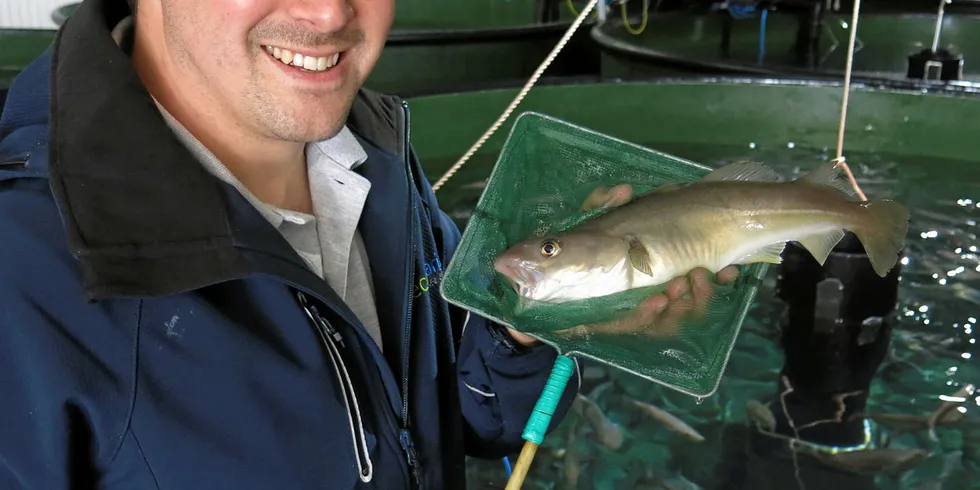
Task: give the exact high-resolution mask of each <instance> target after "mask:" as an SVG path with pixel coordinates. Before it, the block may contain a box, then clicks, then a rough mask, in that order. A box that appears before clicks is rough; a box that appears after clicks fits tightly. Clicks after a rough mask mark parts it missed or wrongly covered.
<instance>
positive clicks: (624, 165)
mask: <svg viewBox="0 0 980 490" xmlns="http://www.w3.org/2000/svg"><path fill="white" fill-rule="evenodd" d="M555 155H558V157H557V158H558V160H559V161H562V160H561V158H562V156H564V157H569V156H573V157H575V156H577V157H581V159H578V158H573V159H572V160H571V163H570V165H571V166H572V167H574V168H567V167H565V168H562V169H561V170H562V173H563V174H564V175H572V176H576V175H578V176H581V175H583V174H584V175H588V174H589V170H588V168H587V167H589V166H590V165H592V166H596V163H595V162H597V161H602V162H605V163H603V164H601V165H598V166H599V167H602V168H603V169H604V170H606V171H608V170H610V168H611V167H610V165H614V166H615V170H616V171H615V172H606V173H615V174H617V175H605V174H603V175H601V176H599V178H598V179H597V181H591V180H590V181H589V183H588V184H587V185H586V184H585V183H584V182H580V183H579V184H578V185H574V186H572V187H571V188H567V187H566V188H565V189H564V192H562V193H561V194H562V195H561V197H560V198H558V200H557V201H555V193H554V192H543V189H544V188H545V187H547V186H549V185H553V184H554V179H549V178H548V177H554V175H549V174H548V172H547V171H546V170H542V168H541V167H540V165H542V164H541V162H542V161H546V162H554V161H555V159H556V157H555ZM576 165H577V167H575V166H576ZM592 170H593V172H592V173H593V174H594V169H592ZM710 171H711V168H710V167H708V166H705V165H702V164H699V163H695V162H692V161H689V160H685V159H682V158H679V157H676V156H673V155H669V154H666V153H662V152H659V151H656V150H652V149H650V148H646V147H644V146H641V145H637V144H634V143H631V142H628V141H625V140H622V139H619V138H615V137H612V136H609V135H605V134H602V133H600V132H598V131H595V130H592V129H589V128H586V127H583V126H580V125H576V124H573V123H570V122H567V121H563V120H560V119H558V118H555V117H552V116H548V115H545V114H541V113H537V112H534V111H527V112H523V113H522V114H520V115H519V116H518V117H517V118H516V119H515V121H514V124H513V126H512V127H511V130H510V133H509V134H508V136H507V139H506V141H505V143H504V145H503V147H502V149H501V151H500V153H499V155H498V158H497V162H496V164H495V165H494V168H493V170H492V171H491V173H490V176H489V178H488V180H487V184H486V187H485V189H484V191H483V194H482V195H481V196H480V199H479V201H478V202H477V204H476V207H475V208H474V210H473V213H472V215H471V217H470V220H469V222H468V223H467V226H466V228H465V230H464V232H463V235H462V238H461V240H460V243H459V245H458V247H457V250H456V252H455V253H454V255H453V257H452V259H451V260H450V262H449V264H448V266H447V267H446V272H445V275H444V278H443V281H442V282H441V284H440V294H441V295H442V297H443V298H444V299H445V300H446V301H447V302H449V303H450V304H453V305H456V306H459V307H461V308H463V309H466V310H469V311H471V312H473V313H476V314H478V315H480V316H483V317H484V318H488V319H490V320H492V321H495V322H497V323H499V324H501V325H504V326H507V327H510V328H513V329H514V330H517V331H520V332H523V333H526V334H528V335H531V336H533V337H534V338H536V339H538V340H540V341H541V342H543V343H545V344H547V345H550V346H552V347H553V348H555V349H556V350H558V352H559V353H561V354H564V355H567V356H571V355H577V356H579V357H583V358H586V359H591V360H593V361H597V362H601V363H603V364H606V365H609V366H611V367H615V368H617V369H621V370H623V371H626V372H629V373H631V374H634V375H636V376H640V377H642V378H644V379H648V380H650V381H652V382H655V383H657V384H660V385H663V386H665V387H667V388H670V389H673V390H676V391H679V392H681V393H685V394H688V395H691V396H694V397H697V398H704V397H708V396H711V395H712V394H714V393H715V392H716V391H717V389H718V386H719V385H720V382H721V378H722V376H723V374H724V370H725V367H726V366H727V364H728V361H729V358H730V356H731V352H732V350H733V349H734V346H735V342H736V340H737V337H738V332H739V331H740V329H741V326H742V323H743V322H744V320H745V317H746V315H747V313H748V311H749V309H750V308H751V306H752V303H753V301H754V299H755V296H756V294H757V292H758V289H759V286H760V285H761V283H762V280H763V278H764V277H765V275H766V274H767V273H768V270H769V267H770V266H769V264H765V263H757V264H749V265H740V266H737V267H738V268H739V278H738V280H737V281H736V283H735V284H734V285H732V286H731V287H730V289H729V290H728V294H727V297H726V299H727V300H729V301H728V304H727V305H726V309H725V311H724V312H723V314H721V315H715V316H716V320H713V321H709V320H706V324H708V323H711V325H712V326H711V328H712V329H714V330H717V331H719V332H721V333H723V334H724V335H722V338H721V339H720V341H719V342H717V343H716V344H714V345H710V346H708V347H707V350H706V351H704V352H693V354H692V352H690V351H691V350H693V351H697V350H698V349H697V348H694V349H688V351H685V352H681V353H680V354H686V355H687V357H688V358H691V357H695V358H696V357H699V356H700V357H701V359H694V360H691V359H689V360H687V361H679V362H680V363H681V364H685V363H686V365H687V368H688V369H687V372H684V369H679V368H678V367H677V366H669V365H668V364H669V363H670V362H671V361H670V360H669V359H668V357H667V356H669V355H672V354H671V353H672V352H673V355H679V354H678V351H677V348H676V346H675V347H670V345H671V342H672V341H671V340H669V339H668V340H654V341H652V342H653V345H654V346H657V345H658V344H659V347H658V348H661V350H660V353H661V354H667V355H665V356H664V357H661V359H663V362H662V363H660V365H659V366H657V367H654V365H655V363H656V362H657V361H647V360H644V361H642V362H640V361H638V360H637V359H635V357H637V356H639V355H640V354H639V353H636V352H633V351H629V350H626V351H624V350H622V349H620V348H618V347H613V343H611V342H610V341H609V340H608V339H607V340H602V339H600V340H596V339H595V338H594V337H592V338H588V339H586V341H585V342H583V341H581V340H577V339H573V340H569V339H565V338H563V337H562V336H560V335H556V334H555V333H554V332H553V331H549V330H548V329H542V328H540V327H538V326H537V323H539V322H540V321H541V318H544V317H542V316H541V315H540V314H537V315H536V314H531V315H524V316H522V315H521V314H519V313H516V314H515V313H514V310H513V307H514V302H515V301H516V300H517V298H516V293H515V292H514V291H513V290H512V289H510V288H509V287H506V285H505V283H504V282H503V280H502V278H501V277H500V276H499V275H498V274H497V273H496V271H494V270H493V269H492V265H490V262H492V260H488V258H489V257H492V256H496V255H497V254H499V253H501V252H503V251H504V250H505V249H506V248H507V247H508V246H510V245H512V244H513V243H514V242H515V241H516V240H520V239H523V238H527V237H528V236H532V235H534V236H543V235H544V234H546V233H548V232H550V231H560V230H564V229H567V228H569V227H572V226H575V225H577V224H579V223H582V222H584V221H586V220H588V219H591V218H592V217H594V216H596V215H598V214H601V213H604V212H607V211H608V209H595V210H591V211H584V212H583V211H580V210H578V209H577V206H578V205H579V204H581V202H583V201H584V200H585V198H586V196H587V195H588V194H589V193H590V192H591V191H592V190H593V189H594V188H595V187H596V186H600V185H601V186H604V187H611V186H613V185H616V184H620V183H630V184H632V185H633V187H634V196H639V195H641V194H643V193H644V192H646V191H648V190H650V189H652V188H654V187H658V186H660V185H665V184H672V183H684V182H693V181H696V180H698V179H699V178H701V177H703V176H704V175H706V174H707V173H709V172H710ZM514 175H521V176H522V177H521V178H520V179H518V180H519V182H518V183H516V184H515V183H514ZM558 177H559V179H558V180H560V177H561V175H558ZM542 181H547V182H546V183H542ZM502 196H511V198H510V200H511V203H513V202H514V200H521V206H526V205H527V204H528V202H527V201H529V200H530V201H531V202H535V201H541V202H545V203H548V202H550V203H551V204H552V205H554V207H556V208H557V210H558V211H559V212H557V213H551V212H542V213H541V214H543V215H545V216H547V217H548V218H549V219H541V218H540V216H538V215H536V217H534V218H528V216H526V215H524V214H522V213H521V211H517V217H518V218H520V219H514V220H509V221H507V220H501V219H500V217H501V216H506V215H507V214H508V213H509V212H512V211H506V209H507V207H508V206H507V205H506V202H505V198H503V197H502ZM549 200H550V201H549ZM521 206H518V207H521ZM510 207H511V208H512V207H513V204H511V206H510ZM555 215H558V216H559V217H558V219H553V218H554V216H555ZM474 258H476V260H474ZM719 287H720V286H719ZM657 289H662V288H658V287H654V288H639V289H634V290H631V291H628V292H626V293H619V294H617V295H612V296H609V297H606V298H605V299H604V300H602V301H606V302H605V303H602V305H603V307H602V308H595V306H596V304H597V303H595V302H593V303H591V304H584V303H582V305H584V306H582V307H581V308H580V311H576V312H574V313H573V314H572V315H566V318H570V317H571V316H575V318H579V315H588V314H590V312H593V311H606V312H607V317H606V318H609V317H608V315H613V314H615V313H617V311H622V310H623V309H629V308H632V307H635V306H636V305H637V304H638V303H639V301H641V300H642V299H643V298H645V297H647V296H649V295H650V294H654V293H656V292H658V291H657ZM732 298H734V299H732ZM587 301H592V300H587ZM555 308H557V310H555V311H558V310H566V311H572V310H574V308H576V305H569V304H565V305H558V306H556V307H555ZM569 308H571V310H569ZM604 308H605V310H604ZM508 309H510V313H508V312H507V310H508ZM532 311H534V312H536V313H540V312H542V311H545V310H541V309H539V310H532ZM597 314H598V313H597ZM721 318H724V320H721ZM722 321H723V322H724V324H723V325H722V324H721V323H719V322H722ZM565 326H566V327H572V326H574V325H572V324H566V325H565ZM702 337H705V338H706V337H709V336H708V335H703V336H702ZM692 338H693V337H692ZM705 342H708V341H705ZM675 343H676V342H675ZM702 343H703V342H702ZM595 346H599V347H603V346H605V347H606V349H605V350H606V352H605V353H603V352H600V351H602V350H603V349H602V348H599V349H596V348H595ZM688 347H689V346H688ZM683 350H684V349H681V351H683ZM701 350H704V349H701ZM623 352H626V354H628V355H627V356H626V357H628V358H629V359H627V360H628V361H629V362H623V359H622V358H619V359H610V357H619V356H620V355H621V354H623ZM705 360H708V362H704V361H705ZM695 366H698V367H700V372H699V370H698V369H695V368H694V367H695ZM657 371H659V372H657Z"/></svg>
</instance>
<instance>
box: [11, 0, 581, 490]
mask: <svg viewBox="0 0 980 490" xmlns="http://www.w3.org/2000/svg"><path fill="white" fill-rule="evenodd" d="M127 14H128V11H127V10H126V7H125V2H124V1H123V0H87V1H86V2H85V3H83V4H82V6H81V7H80V8H79V9H78V10H77V11H76V12H75V14H74V15H73V16H72V18H71V19H70V20H69V21H68V23H67V24H66V25H65V26H64V27H63V29H62V31H61V32H60V33H59V36H58V38H57V40H56V41H55V43H54V45H53V46H52V48H51V49H50V50H49V51H48V52H47V53H45V54H44V55H43V56H42V57H41V58H40V59H38V60H37V61H35V62H34V63H33V64H32V65H30V66H29V67H28V68H26V69H25V70H24V72H23V73H22V74H21V75H20V76H19V77H18V78H17V79H16V81H15V82H14V84H13V86H12V87H11V90H10V93H9V95H8V99H7V101H6V105H5V106H4V108H3V114H2V118H0V210H2V211H0V488H2V489H4V490H6V489H21V488H23V489H37V490H58V489H65V488H96V487H97V488H104V489H127V490H133V489H157V488H162V489H176V490H207V489H215V490H227V489H235V490H248V489H262V490H270V489H290V490H292V489H314V488H315V489H348V488H378V489H384V490H395V489H402V488H413V487H417V488H426V489H441V488H450V489H461V488H464V487H465V468H464V465H465V455H467V454H469V455H474V456H479V457H499V456H501V455H503V454H505V453H508V452H512V451H515V450H518V449H519V448H520V446H521V444H522V443H523V441H522V439H521V432H522V430H523V428H524V424H525V422H526V421H527V418H528V416H529V414H530V412H531V410H532V407H533V405H534V403H535V402H536V400H537V397H538V395H539V394H540V391H541V389H542V387H543V386H544V383H545V379H546V378H547V376H548V373H549V372H550V369H551V367H552V365H553V363H554V360H555V355H556V354H555V351H554V350H553V349H551V348H550V347H547V346H539V347H535V348H533V349H525V348H520V346H517V345H514V343H513V342H511V341H510V340H509V337H508V336H507V334H506V333H505V332H503V331H502V330H501V329H500V327H499V326H496V325H494V324H491V323H489V322H486V321H484V320H483V319H482V318H478V317H476V316H471V315H470V314H468V313H467V312H466V311H463V310H461V309H457V308H455V307H453V306H450V305H448V304H447V303H446V302H445V301H443V300H442V299H441V297H440V295H439V294H438V292H437V290H436V288H435V287H434V286H435V285H437V284H438V282H439V277H440V276H441V273H442V269H443V267H444V266H445V265H446V264H447V263H448V261H449V258H450V256H451V254H452V253H453V250H454V248H455V246H456V244H457V241H458V240H459V238H460V236H459V231H458V230H457V229H456V227H455V226H454V225H453V222H452V221H451V220H450V219H449V218H448V217H447V216H446V215H445V214H444V213H443V212H442V211H440V210H439V207H438V204H437V202H436V198H435V195H434V194H433V192H432V190H431V187H430V186H429V184H428V182H427V181H426V179H425V178H424V176H423V174H422V169H421V168H420V166H419V163H418V162H417V160H416V158H415V156H414V154H413V152H412V151H411V147H410V143H409V138H408V128H409V120H408V110H407V107H406V106H405V105H404V104H403V103H402V102H400V101H398V100H397V99H395V98H392V97H386V96H380V95H376V94H373V93H370V92H368V91H362V93H361V94H360V95H359V97H358V99H357V101H356V102H355V104H354V107H353V109H352V112H351V115H350V117H349V119H348V125H349V127H350V128H351V129H352V130H353V131H354V132H355V134H356V135H357V136H358V137H359V138H360V141H361V143H362V144H363V145H364V147H365V150H366V151H367V153H368V155H369V158H368V160H367V162H366V163H364V164H363V165H362V166H361V167H359V170H358V171H359V172H361V173H362V174H363V175H364V176H365V177H366V178H368V179H369V180H370V181H371V184H372V189H371V193H370V196H369V197H368V201H367V205H366V208H365V210H364V215H363V217H362V221H361V223H362V224H361V227H360V231H361V233H362V234H363V237H364V241H365V243H366V245H367V250H368V253H369V257H370V263H371V268H372V271H373V279H374V284H375V288H376V294H377V302H378V305H379V315H380V320H381V324H382V328H383V344H384V354H382V353H381V351H380V350H379V349H378V348H377V346H376V344H375V343H374V342H373V341H372V339H371V337H370V336H369V335H368V334H367V333H366V331H365V329H364V328H363V326H362V325H361V324H360V323H359V322H358V320H357V319H356V318H355V316H354V314H353V313H352V312H351V311H350V309H348V307H347V306H346V305H345V304H344V302H343V301H342V300H341V299H340V298H339V297H338V296H337V295H336V294H335V293H334V291H333V290H331V288H330V287H329V286H328V285H327V284H326V283H325V282H324V281H323V280H321V279H320V278H319V277H318V276H316V275H315V274H313V273H312V272H311V271H310V270H309V269H307V267H306V266H305V265H304V263H303V261H302V259H301V258H300V257H299V256H298V255H297V254H296V253H295V252H294V251H293V249H292V248H291V247H290V246H289V244H288V243H287V242H286V241H285V240H284V239H283V238H282V236H281V235H280V234H279V233H278V231H277V230H275V229H274V228H273V227H272V226H271V225H270V224H269V223H268V222H266V221H265V220H264V219H263V217H262V216H261V215H260V214H259V213H258V212H257V211H256V210H255V209H254V208H253V207H252V206H250V205H249V203H248V202H247V201H246V200H245V199H244V198H243V197H242V196H241V195H240V194H239V193H238V192H237V191H236V190H235V189H234V188H232V187H230V186H228V185H226V184H224V183H223V182H221V181H220V180H218V179H216V178H214V177H212V176H211V175H210V174H208V173H207V172H206V171H205V170H204V169H203V168H202V167H201V165H200V164H199V163H198V162H197V161H196V160H195V159H194V157H193V156H192V155H191V154H190V153H189V152H188V151H187V150H186V149H185V148H184V147H183V146H181V144H180V143H179V141H178V140H177V139H176V138H175V137H174V135H173V134H172V133H171V131H170V129H169V128H168V127H167V126H166V123H165V122H164V120H163V119H162V118H161V117H160V115H159V113H158V112H157V111H156V109H155V106H154V104H153V102H152V100H151V99H150V97H149V95H148V94H147V92H146V90H145V88H144V87H143V85H142V84H141V82H140V79H139V77H138V76H137V74H136V73H135V71H134V70H133V69H132V67H131V65H130V63H129V59H128V57H127V56H126V55H125V54H124V53H123V52H122V50H120V49H119V48H118V46H117V45H116V44H114V42H113V41H112V39H111V38H110V35H109V31H110V29H109V26H112V25H115V23H116V22H118V21H119V20H120V19H121V18H123V17H124V16H125V15H127ZM420 285H421V287H420ZM577 382H578V381H577V380H576V379H573V380H572V382H571V384H570V385H569V389H568V390H567V392H566V394H565V396H564V397H563V400H562V402H561V405H560V407H559V410H558V413H557V414H556V417H555V420H554V421H553V423H552V426H554V425H555V424H556V423H557V422H558V421H559V420H561V418H562V416H563V415H564V414H565V413H566V411H567V409H568V407H569V406H570V404H571V400H572V398H573V396H574V394H575V392H576V385H577ZM413 482H414V483H413Z"/></svg>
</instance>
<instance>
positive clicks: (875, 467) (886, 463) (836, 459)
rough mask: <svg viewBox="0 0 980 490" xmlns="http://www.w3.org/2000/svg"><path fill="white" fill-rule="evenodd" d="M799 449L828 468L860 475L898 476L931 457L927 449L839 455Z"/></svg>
mask: <svg viewBox="0 0 980 490" xmlns="http://www.w3.org/2000/svg"><path fill="white" fill-rule="evenodd" d="M797 449H798V450H799V451H800V452H803V453H806V454H809V455H810V456H813V457H814V458H816V459H818V460H819V461H820V462H822V463H824V464H825V465H827V466H830V467H832V468H837V469H840V470H844V471H849V472H851V473H857V474H860V475H881V474H884V475H898V474H901V473H904V472H906V471H908V470H910V469H912V468H914V467H915V466H916V465H918V464H919V463H921V462H922V460H924V459H926V457H928V456H929V451H926V450H925V449H869V450H864V451H850V452H843V453H837V454H830V453H825V452H823V451H818V450H814V449H809V448H808V447H807V446H797Z"/></svg>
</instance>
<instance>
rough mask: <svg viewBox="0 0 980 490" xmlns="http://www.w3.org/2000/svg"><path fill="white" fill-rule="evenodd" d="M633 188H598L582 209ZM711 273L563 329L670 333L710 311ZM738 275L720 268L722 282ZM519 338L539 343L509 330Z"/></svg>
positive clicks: (613, 202)
mask: <svg viewBox="0 0 980 490" xmlns="http://www.w3.org/2000/svg"><path fill="white" fill-rule="evenodd" d="M632 196H633V187H632V186H631V185H629V184H621V185H617V186H615V187H612V188H610V189H606V188H604V187H598V188H596V189H595V190H594V191H592V193H591V194H589V196H588V197H587V198H586V199H585V202H584V203H583V204H582V208H581V209H582V210H583V211H588V210H591V209H594V208H596V207H599V206H621V205H623V204H626V203H627V202H629V201H630V199H631V198H632ZM710 276H711V273H710V271H708V270H707V269H704V268H700V267H699V268H696V269H694V270H692V271H691V272H689V273H688V274H687V275H686V276H680V277H675V278H674V279H672V280H671V281H670V282H669V283H668V284H667V289H666V291H665V292H664V293H661V294H657V295H654V296H651V297H649V298H647V299H645V300H644V301H643V302H642V303H640V304H639V305H638V306H637V307H636V309H635V310H634V311H633V313H632V314H630V315H628V316H626V317H625V318H621V319H619V320H614V321H610V322H604V323H599V324H591V325H580V326H578V327H574V328H570V329H568V330H563V331H561V334H562V335H566V336H578V335H583V334H586V333H618V334H624V333H646V334H650V335H655V336H661V335H668V334H671V333H674V332H676V331H677V328H678V326H679V325H680V323H681V321H682V320H683V319H684V317H685V316H686V315H688V314H692V313H693V314H694V315H703V314H704V313H705V311H706V310H707V307H708V304H709V303H710V301H711V297H712V296H713V295H714V292H715V285H714V284H712V282H711V280H710ZM737 277H738V269H737V268H735V267H734V266H728V267H725V268H724V269H722V270H720V271H718V277H717V279H718V283H719V284H729V283H731V282H733V281H734V280H735V279H736V278H737ZM507 331H508V333H510V335H511V337H513V338H514V340H515V341H517V342H519V343H520V344H522V345H525V346H532V345H534V344H536V343H538V341H537V340H535V339H534V338H533V337H531V336H529V335H526V334H523V333H521V332H518V331H516V330H512V329H510V328H508V329H507Z"/></svg>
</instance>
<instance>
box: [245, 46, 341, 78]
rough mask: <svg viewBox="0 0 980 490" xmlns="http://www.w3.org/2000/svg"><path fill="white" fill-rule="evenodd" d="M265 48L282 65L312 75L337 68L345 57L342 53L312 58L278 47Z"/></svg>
mask: <svg viewBox="0 0 980 490" xmlns="http://www.w3.org/2000/svg"><path fill="white" fill-rule="evenodd" d="M263 48H264V49H265V51H266V52H267V53H269V55H270V56H272V57H273V58H275V59H276V60H278V61H279V62H280V63H282V64H284V65H286V66H291V67H294V68H299V69H301V70H303V71H307V72H310V73H317V72H324V71H327V70H329V69H331V68H333V67H334V66H337V63H340V57H341V55H343V52H340V53H334V54H331V55H327V56H312V55H307V54H303V53H297V52H295V51H290V50H288V49H285V48H280V47H277V46H270V45H265V46H263Z"/></svg>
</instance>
